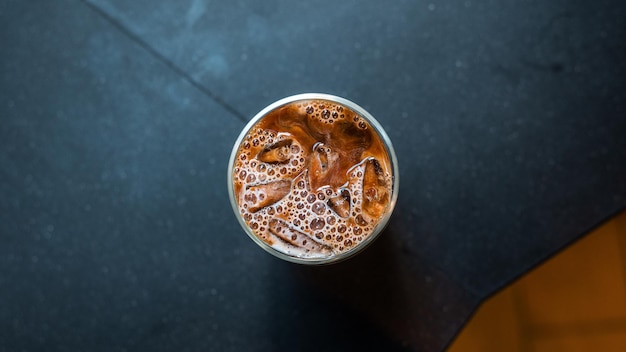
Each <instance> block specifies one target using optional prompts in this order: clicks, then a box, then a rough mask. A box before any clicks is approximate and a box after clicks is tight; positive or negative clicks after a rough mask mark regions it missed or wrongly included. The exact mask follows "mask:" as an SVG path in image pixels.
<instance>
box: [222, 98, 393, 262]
mask: <svg viewBox="0 0 626 352" xmlns="http://www.w3.org/2000/svg"><path fill="white" fill-rule="evenodd" d="M390 170H391V165H390V160H389V155H388V153H387V149H386V148H385V146H384V142H383V141H382V140H381V138H380V136H379V135H378V133H376V131H374V129H373V128H372V127H371V126H370V125H369V123H368V122H367V121H366V120H365V119H363V118H362V117H361V116H359V115H358V114H356V113H355V112H354V111H352V110H351V109H348V108H346V107H344V106H342V105H340V104H337V103H333V102H328V101H323V100H309V101H300V102H295V103H291V104H288V105H285V106H283V107H280V108H277V109H276V110H273V111H271V112H270V113H268V114H267V115H266V116H264V117H263V118H262V119H261V120H260V121H259V122H257V124H256V125H255V126H254V127H253V128H251V129H250V131H249V132H248V134H247V135H246V136H245V137H244V139H243V141H242V143H241V145H240V146H239V149H238V153H237V157H236V161H235V164H234V169H233V180H232V181H233V183H234V190H235V194H236V199H237V204H238V207H239V211H240V213H241V215H242V217H243V219H244V221H245V222H246V224H247V225H248V227H249V228H250V229H251V230H252V232H253V233H254V235H256V236H257V237H258V238H260V239H261V240H263V241H264V242H265V243H267V244H268V245H270V246H271V247H273V248H274V249H276V250H278V251H280V252H283V253H285V254H287V255H290V256H294V257H301V258H329V257H332V256H335V255H338V254H340V253H342V252H346V251H349V250H351V249H352V248H355V247H356V246H358V244H359V243H361V242H363V241H365V240H366V239H367V238H368V237H369V236H370V235H371V234H372V233H373V231H374V230H375V229H376V226H377V225H378V222H379V221H380V219H381V218H382V217H383V215H384V214H385V211H386V210H387V207H388V206H389V202H390V199H391V189H392V175H391V172H390Z"/></svg>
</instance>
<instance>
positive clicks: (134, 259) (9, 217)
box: [0, 0, 626, 351]
mask: <svg viewBox="0 0 626 352" xmlns="http://www.w3.org/2000/svg"><path fill="white" fill-rule="evenodd" d="M625 8H626V5H624V4H623V3H622V2H620V1H617V0H615V1H610V0H602V1H597V2H593V3H591V2H588V1H565V0H557V1H550V2H545V1H534V0H533V1H513V0H505V1H486V2H477V1H445V2H444V1H417V2H415V1H413V2H408V1H398V2H394V3H393V4H391V3H386V2H377V1H365V2H361V1H359V2H357V1H345V2H343V1H342V2H338V1H332V2H331V1H316V2H288V1H284V0H282V1H281V0H270V1H263V2H259V1H244V0H240V1H229V2H226V1H223V2H211V1H201V0H193V1H191V0H183V1H147V0H140V1H132V2H129V1H121V0H119V1H117V0H116V1H103V0H102V1H100V0H88V1H87V0H85V1H79V0H63V1H55V2H50V1H28V2H26V1H6V0H5V1H0V43H1V46H0V47H1V49H0V302H2V303H1V304H0V351H44V350H45V351H78V350H80V351H84V350H90V351H143V350H150V351H197V350H211V351H242V350H246V351H276V350H305V351H318V350H338V351H344V350H355V349H362V350H385V351H388V350H389V351H393V350H417V351H439V350H442V349H443V348H444V347H445V346H446V344H447V343H448V342H449V341H450V339H451V338H453V336H454V334H455V333H456V332H457V331H458V329H460V328H461V326H462V325H463V323H464V322H465V320H466V319H467V318H468V316H469V315H470V314H471V312H472V311H473V309H474V308H475V307H476V306H477V305H478V304H479V303H480V302H481V301H482V300H483V299H484V298H485V297H487V296H488V295H489V294H491V293H493V292H494V290H497V289H498V288H500V287H502V286H503V285H505V284H507V283H508V282H510V281H511V280H514V279H515V278H516V277H518V276H519V275H521V274H523V273H524V272H526V271H527V270H529V269H530V268H531V267H533V266H534V265H536V264H537V263H539V262H540V261H541V260H543V259H545V258H546V257H548V256H550V255H552V254H554V253H556V252H558V251H559V250H560V249H561V248H563V246H565V245H567V244H568V243H571V242H572V241H574V240H575V239H577V238H579V237H580V236H582V235H584V234H585V233H587V232H588V231H589V230H590V229H591V228H593V227H594V226H596V225H597V224H599V223H600V222H602V221H603V220H605V219H606V218H607V217H609V216H611V215H613V214H615V213H616V212H618V211H620V210H621V209H624V208H625V206H626V138H625V137H624V136H626V78H625V77H626V46H625V45H624V43H626V28H625V27H624V25H623V18H626V11H625ZM302 92H325V93H332V94H337V95H341V96H344V97H346V98H348V99H351V100H353V101H355V102H357V103H359V104H361V105H362V106H364V107H365V108H366V109H368V110H369V111H370V112H371V113H372V114H373V115H374V116H375V117H377V119H378V120H379V121H380V122H381V124H382V125H383V126H384V127H385V128H386V130H387V132H388V134H389V136H390V137H391V139H392V141H393V143H394V146H395V148H396V152H397V154H398V159H399V163H400V179H401V190H400V192H401V193H400V197H399V200H398V204H397V207H396V211H395V213H394V215H393V217H392V220H391V223H390V225H389V227H388V228H387V230H386V231H385V233H384V234H383V235H382V236H381V238H380V239H379V240H377V241H376V243H375V244H374V245H373V246H372V247H370V248H369V249H367V250H366V251H365V252H364V253H362V254H360V255H359V256H357V257H356V258H354V259H352V260H350V261H348V262H345V263H341V264H337V265H333V266H328V267H303V266H298V265H295V264H290V263H286V262H282V261H280V260H278V259H276V258H273V257H271V256H270V255H268V254H266V253H265V252H264V251H262V250H261V249H259V248H258V247H256V245H255V244H254V243H253V242H252V241H250V240H249V239H248V238H247V236H246V235H245V234H244V233H243V231H242V230H241V229H240V228H239V225H238V223H237V221H236V219H235V217H234V215H233V212H232V210H231V209H230V204H229V203H228V196H227V193H226V187H225V183H226V163H227V158H228V156H229V153H230V149H231V147H232V143H233V142H234V140H235V138H236V137H237V135H238V133H239V131H240V130H241V129H242V128H243V126H244V124H245V122H246V121H247V120H248V119H249V118H251V117H252V116H253V115H254V114H255V113H256V112H257V111H259V110H260V109H262V108H263V107H264V106H266V105H268V104H269V103H271V102H272V101H274V100H277V99H279V98H282V97H284V96H287V95H292V94H296V93H302Z"/></svg>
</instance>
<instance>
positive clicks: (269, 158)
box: [257, 139, 293, 164]
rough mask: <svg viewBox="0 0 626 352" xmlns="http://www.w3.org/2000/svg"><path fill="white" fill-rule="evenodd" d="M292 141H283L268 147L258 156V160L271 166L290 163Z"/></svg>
mask: <svg viewBox="0 0 626 352" xmlns="http://www.w3.org/2000/svg"><path fill="white" fill-rule="evenodd" d="M292 142H293V141H292V140H291V139H283V140H281V141H278V142H276V143H274V144H271V145H268V146H266V147H265V148H263V150H261V152H260V153H259V155H257V159H259V160H260V161H262V162H265V163H269V164H284V163H287V162H288V161H289V153H290V149H291V144H292Z"/></svg>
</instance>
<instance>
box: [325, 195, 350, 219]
mask: <svg viewBox="0 0 626 352" xmlns="http://www.w3.org/2000/svg"><path fill="white" fill-rule="evenodd" d="M327 204H328V207H329V208H330V209H332V210H333V211H334V212H335V213H336V214H337V215H339V216H341V217H342V218H347V217H348V216H350V191H348V190H347V189H345V188H344V189H342V190H341V192H340V193H339V195H338V196H336V197H333V198H330V199H329V200H328V202H327Z"/></svg>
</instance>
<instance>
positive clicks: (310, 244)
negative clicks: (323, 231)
mask: <svg viewBox="0 0 626 352" xmlns="http://www.w3.org/2000/svg"><path fill="white" fill-rule="evenodd" d="M269 230H270V232H271V233H273V234H274V235H276V236H278V237H279V238H280V239H282V240H283V241H285V242H287V243H289V244H291V245H293V246H296V247H300V248H302V249H304V250H305V251H307V252H313V253H318V254H323V255H325V256H331V255H333V250H332V248H331V247H330V246H328V245H326V244H323V243H319V242H317V241H316V240H314V239H313V238H312V237H311V236H309V235H307V234H306V233H304V232H301V231H298V230H296V229H294V228H292V227H291V226H289V225H288V224H287V223H286V222H285V221H283V220H280V219H276V218H273V219H271V220H270V222H269Z"/></svg>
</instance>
